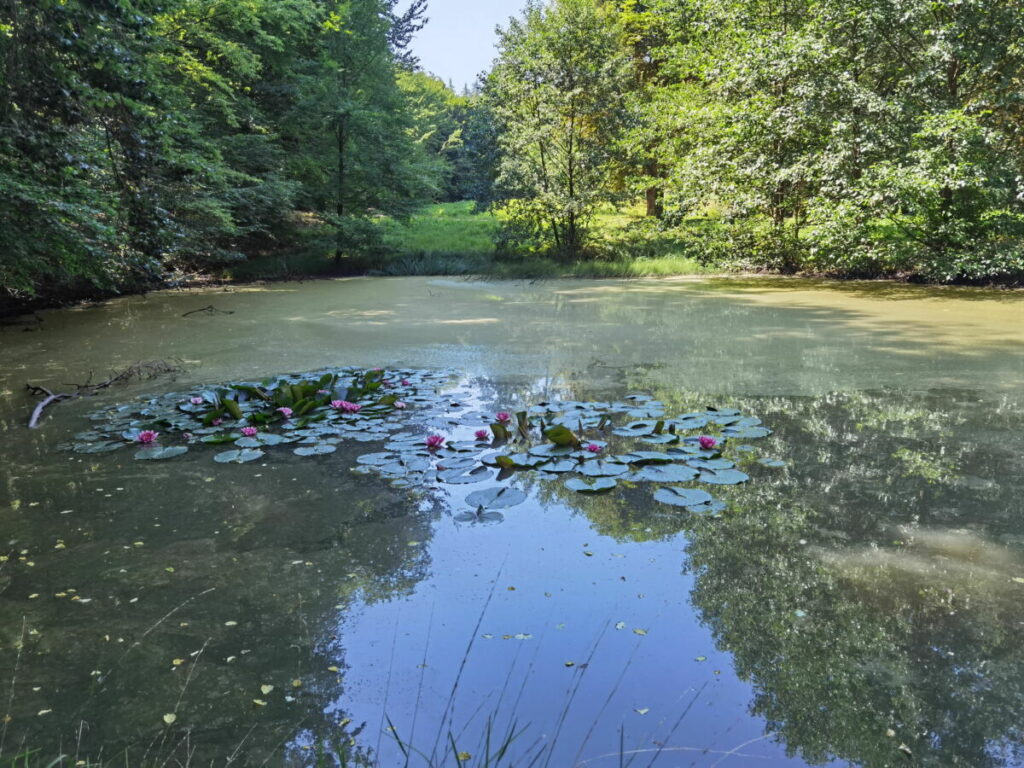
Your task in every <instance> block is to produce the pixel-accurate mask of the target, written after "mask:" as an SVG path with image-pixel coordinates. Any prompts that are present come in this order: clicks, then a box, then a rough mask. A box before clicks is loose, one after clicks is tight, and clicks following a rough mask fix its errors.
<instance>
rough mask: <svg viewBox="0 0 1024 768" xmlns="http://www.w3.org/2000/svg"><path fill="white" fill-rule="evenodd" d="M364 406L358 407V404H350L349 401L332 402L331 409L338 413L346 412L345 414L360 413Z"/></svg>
mask: <svg viewBox="0 0 1024 768" xmlns="http://www.w3.org/2000/svg"><path fill="white" fill-rule="evenodd" d="M362 407H363V406H361V405H357V404H356V403H350V402H349V401H348V400H331V408H333V409H334V410H336V411H344V412H345V413H358V412H359V409H360V408H362Z"/></svg>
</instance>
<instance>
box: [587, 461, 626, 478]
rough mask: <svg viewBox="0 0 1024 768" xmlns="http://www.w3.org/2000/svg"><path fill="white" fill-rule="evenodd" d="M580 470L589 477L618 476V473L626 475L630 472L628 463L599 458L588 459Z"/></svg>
mask: <svg viewBox="0 0 1024 768" xmlns="http://www.w3.org/2000/svg"><path fill="white" fill-rule="evenodd" d="M579 472H580V474H581V475H586V476H587V477H617V476H618V475H624V474H626V473H627V472H629V465H628V464H613V463H612V462H610V461H604V460H603V459H598V460H596V461H588V462H586V463H584V464H583V466H582V467H580V469H579Z"/></svg>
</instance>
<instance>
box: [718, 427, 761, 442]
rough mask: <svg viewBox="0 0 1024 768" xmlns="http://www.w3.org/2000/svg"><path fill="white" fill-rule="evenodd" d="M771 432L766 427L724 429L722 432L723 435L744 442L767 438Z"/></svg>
mask: <svg viewBox="0 0 1024 768" xmlns="http://www.w3.org/2000/svg"><path fill="white" fill-rule="evenodd" d="M771 433H772V431H771V430H770V429H768V427H726V428H725V429H723V430H722V434H723V435H728V436H729V437H738V438H742V439H744V440H753V439H755V438H758V437H768V435H770V434H771Z"/></svg>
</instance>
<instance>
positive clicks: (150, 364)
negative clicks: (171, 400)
mask: <svg viewBox="0 0 1024 768" xmlns="http://www.w3.org/2000/svg"><path fill="white" fill-rule="evenodd" d="M184 370H185V366H184V364H183V363H182V361H181V360H178V359H176V358H172V359H169V360H149V361H140V362H138V363H132V364H131V365H129V366H128V367H127V368H125V369H124V370H123V371H120V372H118V373H114V374H111V375H110V376H108V377H107V378H106V379H104V380H103V381H101V382H98V383H96V384H94V383H93V382H92V377H93V374H92V373H91V372H90V373H89V378H88V379H86V381H85V382H84V383H82V384H69V385H67V386H72V387H74V388H75V391H74V392H60V393H56V394H55V393H54V392H51V391H50V390H49V389H47V388H46V387H40V386H37V385H35V384H26V385H25V388H26V389H28V391H29V392H31V393H32V394H33V395H35V396H37V397H42V398H43V399H42V400H40V401H39V402H38V403H37V404H36V407H35V408H33V409H32V415H31V416H30V417H29V420H28V426H29V429H35V428H36V427H38V426H39V420H40V419H41V418H42V416H43V411H44V410H45V409H46V408H47V407H48V406H50V405H53V404H54V403H58V402H60V401H61V400H74V399H75V398H78V397H82V396H83V395H85V396H88V395H94V394H96V393H97V392H99V391H100V390H103V389H106V388H107V387H110V386H113V385H114V384H126V383H128V382H129V381H133V380H138V381H147V380H149V379H154V378H156V377H157V376H163V375H166V374H172V373H181V372H182V371H184Z"/></svg>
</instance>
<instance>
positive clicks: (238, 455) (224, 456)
mask: <svg viewBox="0 0 1024 768" xmlns="http://www.w3.org/2000/svg"><path fill="white" fill-rule="evenodd" d="M264 455H265V454H264V453H263V451H261V450H258V449H256V448H247V449H245V450H240V451H224V452H223V453H218V454H216V455H215V456H214V457H213V460H214V461H216V462H218V463H219V464H245V463H246V462H247V461H255V460H256V459H258V458H260V457H262V456H264Z"/></svg>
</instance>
